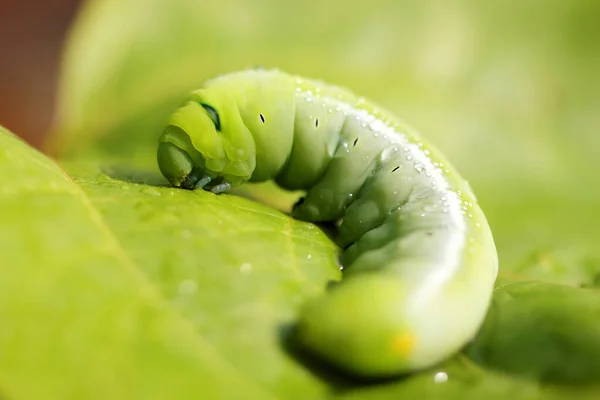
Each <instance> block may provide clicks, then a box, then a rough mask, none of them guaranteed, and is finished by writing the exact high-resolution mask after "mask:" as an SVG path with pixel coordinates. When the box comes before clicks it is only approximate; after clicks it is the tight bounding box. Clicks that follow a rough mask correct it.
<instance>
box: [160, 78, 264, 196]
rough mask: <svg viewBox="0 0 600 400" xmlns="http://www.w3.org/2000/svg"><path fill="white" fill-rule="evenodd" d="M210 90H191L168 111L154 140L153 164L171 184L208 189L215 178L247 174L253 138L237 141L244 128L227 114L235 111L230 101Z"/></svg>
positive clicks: (239, 178)
mask: <svg viewBox="0 0 600 400" xmlns="http://www.w3.org/2000/svg"><path fill="white" fill-rule="evenodd" d="M216 94H217V96H215V93H211V92H210V91H207V90H203V91H197V92H194V93H192V95H191V96H190V98H189V99H188V101H186V103H185V104H184V105H183V106H182V107H180V108H179V109H177V110H176V111H175V112H174V113H173V114H172V115H171V118H170V120H169V123H168V126H167V127H166V128H165V130H164V132H163V134H162V135H161V137H160V139H159V146H158V153H157V161H158V166H159V168H160V171H161V172H162V174H163V175H164V177H165V178H167V180H168V181H169V182H170V183H171V184H172V185H173V186H175V187H181V188H184V189H195V188H198V187H205V188H207V189H209V188H211V187H213V186H215V185H217V184H219V183H221V182H228V183H229V184H231V185H239V184H241V183H244V182H245V181H247V180H248V179H249V178H250V176H251V175H252V170H253V169H254V148H253V143H248V141H246V140H241V141H240V140H239V139H240V136H241V137H242V138H243V137H244V136H247V135H245V133H246V132H247V128H245V127H244V125H243V122H241V120H239V121H238V120H237V119H236V118H227V117H228V116H231V115H236V112H235V110H234V108H235V107H232V106H231V104H235V102H232V101H230V99H226V98H223V97H219V96H218V94H219V93H216ZM209 98H210V99H211V101H208V99H209ZM237 115H239V114H237ZM224 117H225V118H224ZM234 143H235V145H234ZM248 146H250V148H248Z"/></svg>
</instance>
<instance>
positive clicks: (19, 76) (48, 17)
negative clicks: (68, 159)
mask: <svg viewBox="0 0 600 400" xmlns="http://www.w3.org/2000/svg"><path fill="white" fill-rule="evenodd" d="M80 2H81V0H46V1H35V0H0V49H1V51H2V61H0V125H3V126H5V127H6V128H8V129H10V130H12V131H13V132H14V133H15V134H17V135H19V136H20V137H22V138H24V139H25V140H27V141H28V142H29V143H31V144H32V145H34V146H36V147H39V145H40V144H41V143H42V141H43V138H44V136H45V135H46V133H47V131H48V128H49V126H50V123H51V120H52V113H53V111H54V103H55V97H56V89H57V80H58V74H59V68H60V55H61V50H62V44H63V41H64V38H65V36H66V33H67V29H68V28H69V25H70V23H71V21H72V19H73V17H74V15H75V11H76V9H77V7H78V6H79V4H80Z"/></svg>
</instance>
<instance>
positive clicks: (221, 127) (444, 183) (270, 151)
mask: <svg viewBox="0 0 600 400" xmlns="http://www.w3.org/2000/svg"><path fill="white" fill-rule="evenodd" d="M157 159H158V164H159V167H160V170H161V172H162V174H163V175H164V176H165V177H166V178H167V179H168V180H169V181H170V182H171V184H172V185H173V186H176V187H182V188H186V189H198V188H204V189H205V190H212V191H213V192H214V193H220V192H224V191H226V190H228V189H229V188H230V187H232V186H236V185H240V184H243V183H244V182H248V181H252V182H259V181H266V180H274V181H275V182H276V183H277V184H278V185H279V186H281V187H282V188H285V189H290V190H304V191H306V196H305V197H304V198H303V200H301V201H299V202H298V203H297V204H296V205H295V206H294V209H293V212H292V215H293V216H294V217H295V218H298V219H302V220H306V221H312V222H320V221H339V220H340V219H341V221H342V222H341V225H340V226H339V236H338V243H339V245H340V247H341V248H342V249H343V251H342V253H341V262H342V264H343V265H344V276H343V279H342V281H341V282H340V283H339V284H337V285H335V286H334V287H333V288H331V289H330V290H328V291H326V292H325V293H324V294H323V295H321V296H320V297H318V298H316V299H313V300H311V301H309V302H308V303H307V304H306V305H305V306H304V307H303V308H302V309H301V310H300V315H299V318H298V322H297V329H296V332H297V334H296V336H297V341H298V343H299V344H300V345H301V346H302V347H303V348H305V349H307V350H308V351H309V352H311V353H312V354H314V355H316V356H318V357H319V358H321V359H324V360H325V361H327V362H329V363H331V364H333V365H335V366H337V367H338V368H340V369H342V370H344V371H346V372H349V373H351V374H354V375H359V376H363V377H389V376H394V375H397V374H402V373H408V372H411V371H415V370H418V369H422V368H426V367H430V366H432V365H434V364H436V363H438V362H440V361H443V360H444V359H446V358H448V357H450V356H451V355H453V354H454V353H456V352H458V351H459V350H460V349H461V348H462V347H463V346H464V345H465V344H466V343H467V342H468V341H469V340H470V339H471V338H472V337H473V336H474V335H475V334H476V333H477V331H478V329H479V327H480V325H481V324H482V321H483V319H484V317H485V314H486V312H487V309H488V307H489V304H490V299H491V294H492V289H493V284H494V281H495V279H496V275H497V270H498V258H497V252H496V247H495V244H494V240H493V237H492V233H491V230H490V227H489V225H488V223H487V220H486V218H485V216H484V214H483V212H482V210H481V209H480V207H479V206H478V204H477V201H476V199H475V196H474V195H473V193H472V191H471V188H470V187H469V185H468V183H467V182H466V181H465V180H464V179H463V178H461V177H460V175H459V174H458V173H457V172H456V171H455V170H454V168H453V167H452V166H451V165H450V163H449V162H448V161H447V160H446V159H445V158H444V157H443V156H442V155H441V154H440V153H439V151H438V150H436V149H435V148H434V147H432V146H431V145H429V144H427V143H426V142H424V141H423V140H422V139H421V137H420V135H419V133H417V132H416V131H414V130H413V129H412V128H410V127H409V126H407V125H406V124H405V123H403V122H402V121H400V120H398V119H397V118H395V117H393V116H392V115H391V114H390V113H389V112H387V111H385V110H383V109H382V108H380V107H378V106H377V105H375V104H374V103H372V102H370V101H368V100H366V99H364V98H362V97H357V96H355V95H354V94H353V93H352V92H350V91H348V90H346V89H343V88H341V87H337V86H333V85H327V84H325V83H322V82H320V81H317V80H313V79H307V78H303V77H297V76H293V75H289V74H286V73H284V72H282V71H278V70H247V71H241V72H234V73H230V74H226V75H221V76H218V77H216V78H213V79H211V80H208V81H207V82H206V83H205V84H204V85H203V86H202V88H201V89H199V90H196V91H193V92H192V93H191V94H190V96H189V97H188V98H187V100H186V102H185V103H184V104H183V105H182V107H180V108H179V109H177V110H176V111H175V112H174V113H173V114H172V116H171V118H170V120H169V123H168V126H167V127H166V128H165V130H164V132H163V134H162V135H161V137H160V139H159V145H158V154H157Z"/></svg>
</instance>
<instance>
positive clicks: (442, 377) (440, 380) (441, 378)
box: [433, 371, 448, 383]
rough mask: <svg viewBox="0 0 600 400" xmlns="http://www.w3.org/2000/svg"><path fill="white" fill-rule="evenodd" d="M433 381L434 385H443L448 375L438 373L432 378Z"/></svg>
mask: <svg viewBox="0 0 600 400" xmlns="http://www.w3.org/2000/svg"><path fill="white" fill-rule="evenodd" d="M433 381H434V382H435V383H445V382H447V381H448V374H447V373H445V372H441V371H440V372H438V373H436V374H435V375H434V376H433Z"/></svg>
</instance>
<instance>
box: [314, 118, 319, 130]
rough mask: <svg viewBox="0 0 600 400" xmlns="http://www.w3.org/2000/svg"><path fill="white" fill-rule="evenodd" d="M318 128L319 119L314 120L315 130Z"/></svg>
mask: <svg viewBox="0 0 600 400" xmlns="http://www.w3.org/2000/svg"><path fill="white" fill-rule="evenodd" d="M318 127H319V118H317V119H316V120H315V128H318Z"/></svg>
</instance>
